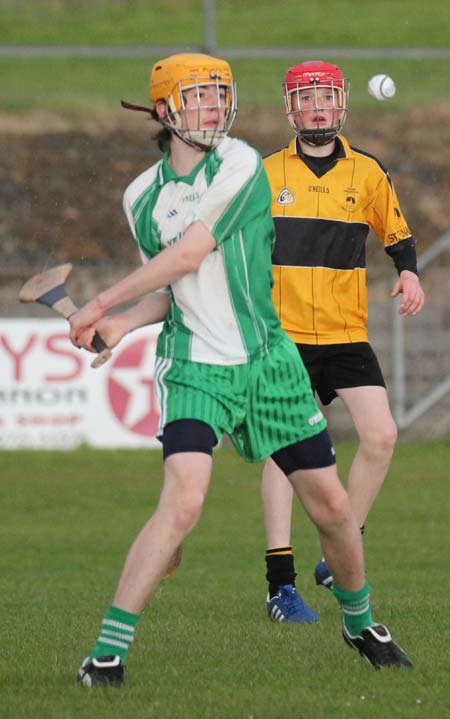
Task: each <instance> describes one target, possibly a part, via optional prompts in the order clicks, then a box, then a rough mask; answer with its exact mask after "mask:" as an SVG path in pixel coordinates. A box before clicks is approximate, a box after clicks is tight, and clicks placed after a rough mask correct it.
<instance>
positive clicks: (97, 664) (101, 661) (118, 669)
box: [77, 655, 124, 687]
mask: <svg viewBox="0 0 450 719" xmlns="http://www.w3.org/2000/svg"><path fill="white" fill-rule="evenodd" d="M77 680H78V681H79V682H81V684H83V685H84V686H86V687H120V686H122V684H123V682H124V669H123V664H122V662H121V659H120V657H119V656H114V655H111V656H107V657H94V658H93V659H91V657H86V659H85V660H84V662H83V664H82V665H81V667H80V668H79V670H78V674H77Z"/></svg>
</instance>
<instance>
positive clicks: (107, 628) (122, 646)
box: [91, 607, 140, 664]
mask: <svg viewBox="0 0 450 719" xmlns="http://www.w3.org/2000/svg"><path fill="white" fill-rule="evenodd" d="M139 616H140V615H139V614H131V612H126V611H125V610H124V609H119V607H111V609H109V611H108V612H107V613H106V614H105V616H104V618H103V621H102V628H101V631H100V636H99V638H98V639H97V644H96V645H95V647H94V649H93V651H92V653H91V658H93V657H105V656H108V655H111V654H117V655H118V656H119V657H120V659H121V660H122V664H125V663H126V660H127V654H128V649H129V648H130V644H131V643H132V641H133V640H134V629H135V626H136V624H137V623H138V620H139Z"/></svg>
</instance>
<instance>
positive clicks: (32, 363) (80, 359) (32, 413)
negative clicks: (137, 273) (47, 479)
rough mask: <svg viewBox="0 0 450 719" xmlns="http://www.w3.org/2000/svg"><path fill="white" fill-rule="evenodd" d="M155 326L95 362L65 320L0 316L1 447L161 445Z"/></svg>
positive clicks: (130, 336) (122, 343) (124, 342)
mask: <svg viewBox="0 0 450 719" xmlns="http://www.w3.org/2000/svg"><path fill="white" fill-rule="evenodd" d="M160 327H161V326H160V325H155V326H152V327H145V328H141V329H140V330H137V331H136V332H133V333H132V334H131V335H129V336H128V337H126V338H124V339H123V340H122V342H121V343H120V345H119V346H118V347H117V348H115V349H114V350H113V356H112V358H111V359H110V360H109V361H108V362H106V364H104V365H103V366H102V367H100V368H98V369H92V368H91V367H90V363H91V362H92V359H93V358H94V355H92V354H90V353H89V352H86V351H84V350H78V349H77V348H75V347H73V346H72V344H71V343H70V341H69V338H68V325H67V322H66V321H65V320H63V319H40V320H36V319H0V448H3V449H14V448H36V449H38V448H42V449H54V448H59V449H70V448H73V447H77V446H79V445H81V444H88V445H91V446H94V447H159V446H161V445H160V443H159V442H158V440H157V439H156V430H157V426H158V421H159V409H158V404H157V400H156V393H155V387H154V383H153V366H154V360H155V350H156V340H157V336H158V334H159V331H160Z"/></svg>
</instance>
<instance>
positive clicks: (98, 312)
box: [70, 220, 216, 347]
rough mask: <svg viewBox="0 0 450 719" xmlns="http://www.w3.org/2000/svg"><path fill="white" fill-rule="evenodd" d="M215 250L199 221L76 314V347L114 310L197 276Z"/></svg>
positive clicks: (73, 327)
mask: <svg viewBox="0 0 450 719" xmlns="http://www.w3.org/2000/svg"><path fill="white" fill-rule="evenodd" d="M215 246H216V241H215V239H214V237H213V235H212V234H211V233H210V231H209V230H208V228H207V227H206V225H204V224H203V222H201V221H200V220H197V221H196V222H194V223H192V225H190V226H189V227H188V229H187V230H186V232H185V233H184V235H183V237H182V238H181V239H180V240H178V242H176V243H175V244H173V245H171V246H170V247H167V248H166V249H164V250H163V251H162V252H160V254H159V255H157V256H156V257H154V258H153V259H151V260H150V261H149V262H147V264H145V265H143V266H142V267H140V268H139V269H138V270H135V271H134V272H132V273H131V274H129V275H127V277H124V278H123V279H122V280H119V282H117V283H116V284H115V285H113V286H112V287H110V288H109V289H108V290H105V291H104V292H101V293H100V294H99V295H98V296H97V297H95V298H94V299H93V300H91V301H90V302H88V303H87V304H86V305H85V306H84V307H82V308H81V309H80V310H79V311H78V312H76V313H75V314H74V315H73V316H72V317H71V319H70V325H71V331H70V339H71V341H72V343H73V344H74V345H76V346H77V347H80V346H83V345H80V343H79V341H80V339H81V336H82V334H83V333H84V332H85V331H86V330H88V329H89V328H91V327H93V326H94V325H95V324H96V323H97V322H99V320H100V319H101V318H102V317H103V316H104V314H105V312H107V311H108V310H110V309H112V308H113V307H116V306H117V305H121V304H123V303H124V302H129V301H131V300H134V299H137V298H138V297H141V296H142V295H144V294H148V293H150V292H154V291H155V290H158V289H161V288H162V287H165V286H166V285H170V284H173V283H174V282H176V281H177V280H179V279H181V278H182V277H184V275H187V274H189V273H190V272H195V271H196V270H197V269H198V268H199V266H200V264H201V263H202V261H203V260H204V259H205V257H206V256H207V255H208V254H209V253H210V252H211V251H212V250H213V249H214V247H215Z"/></svg>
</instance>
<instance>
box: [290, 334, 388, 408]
mask: <svg viewBox="0 0 450 719" xmlns="http://www.w3.org/2000/svg"><path fill="white" fill-rule="evenodd" d="M297 349H298V351H299V352H300V356H301V358H302V360H303V362H304V364H305V367H306V369H307V370H308V373H309V376H310V378H311V385H312V388H313V390H314V391H315V392H317V394H318V396H319V398H320V401H321V402H322V404H330V402H332V401H333V400H334V398H335V397H337V394H336V390H337V389H344V388H346V387H367V386H371V385H372V386H377V387H386V384H385V381H384V378H383V373H382V371H381V368H380V365H379V364H378V360H377V358H376V355H375V352H374V351H373V349H372V347H371V346H370V344H369V343H368V342H352V343H349V344H337V345H304V344H298V345H297Z"/></svg>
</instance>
